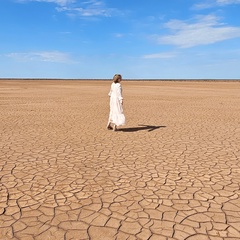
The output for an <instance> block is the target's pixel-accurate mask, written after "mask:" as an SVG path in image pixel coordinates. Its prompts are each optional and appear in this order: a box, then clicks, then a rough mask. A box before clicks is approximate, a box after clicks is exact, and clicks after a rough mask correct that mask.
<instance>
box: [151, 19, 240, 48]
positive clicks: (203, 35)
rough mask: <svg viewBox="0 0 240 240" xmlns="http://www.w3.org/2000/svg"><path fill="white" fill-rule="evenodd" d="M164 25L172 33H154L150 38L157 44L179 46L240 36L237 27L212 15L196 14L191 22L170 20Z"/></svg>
mask: <svg viewBox="0 0 240 240" xmlns="http://www.w3.org/2000/svg"><path fill="white" fill-rule="evenodd" d="M164 27H165V28H167V29H168V30H169V31H171V32H172V34H169V35H165V36H159V35H154V36H152V39H154V40H155V41H156V42H157V43H158V44H169V45H176V46H178V47H181V48H189V47H194V46H197V45H206V44H212V43H216V42H219V41H224V40H227V39H232V38H239V37H240V28H239V27H231V26H226V25H225V24H223V23H221V22H219V19H218V18H217V17H216V16H214V15H206V16H198V17H197V18H196V19H194V22H191V23H189V22H188V21H180V20H171V21H169V22H167V23H166V24H165V26H164Z"/></svg>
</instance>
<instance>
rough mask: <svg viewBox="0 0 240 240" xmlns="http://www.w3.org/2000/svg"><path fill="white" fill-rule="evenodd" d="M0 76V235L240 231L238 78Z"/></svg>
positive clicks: (210, 238)
mask: <svg viewBox="0 0 240 240" xmlns="http://www.w3.org/2000/svg"><path fill="white" fill-rule="evenodd" d="M110 84H111V81H60V80H59V81H44V80H40V81H37V80H35V81H30V80H28V81H25V80H21V81H20V80H19V81H16V80H1V81H0V239H1V240H8V239H19V240H32V239H34V240H35V239H36V240H54V239H56V240H61V239H64V240H65V239H66V240H70V239H76V240H88V239H89V240H90V239H91V240H134V239H139V240H184V239H187V240H205V239H206V240H221V239H223V240H239V239H240V232H239V229H240V198H239V194H240V82H201V81H199V82H195V81H194V82H191V81H183V82H178V81H166V82H164V81H157V82H155V81H151V82H145V81H139V82H136V81H129V82H128V81H123V82H122V86H123V96H124V112H125V115H126V118H127V124H126V125H125V126H123V127H121V129H119V130H118V131H116V132H113V131H110V130H107V129H106V124H107V120H108V111H109V102H108V101H109V99H108V96H107V93H108V91H109V87H110Z"/></svg>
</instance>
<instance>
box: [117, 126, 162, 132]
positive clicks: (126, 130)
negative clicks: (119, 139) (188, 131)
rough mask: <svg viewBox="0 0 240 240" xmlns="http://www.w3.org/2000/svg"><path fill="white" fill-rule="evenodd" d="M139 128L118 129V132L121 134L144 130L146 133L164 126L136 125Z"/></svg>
mask: <svg viewBox="0 0 240 240" xmlns="http://www.w3.org/2000/svg"><path fill="white" fill-rule="evenodd" d="M138 126H139V127H131V128H120V129H118V131H122V132H137V131H143V130H146V131H148V132H151V131H154V130H156V129H159V128H164V127H166V126H152V125H138Z"/></svg>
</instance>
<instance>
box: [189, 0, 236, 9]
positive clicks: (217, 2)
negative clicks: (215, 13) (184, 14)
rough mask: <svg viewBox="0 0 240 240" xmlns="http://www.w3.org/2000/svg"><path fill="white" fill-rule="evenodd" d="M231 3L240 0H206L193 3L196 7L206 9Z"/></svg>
mask: <svg viewBox="0 0 240 240" xmlns="http://www.w3.org/2000/svg"><path fill="white" fill-rule="evenodd" d="M230 4H240V0H214V1H212V0H205V1H202V2H201V3H197V4H194V5H193V8H194V9H206V8H212V7H218V6H226V5H230Z"/></svg>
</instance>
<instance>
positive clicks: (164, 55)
mask: <svg viewBox="0 0 240 240" xmlns="http://www.w3.org/2000/svg"><path fill="white" fill-rule="evenodd" d="M176 55H177V54H176V53H173V52H168V53H154V54H148V55H144V56H143V58H145V59H156V58H162V59H166V58H174V57H176Z"/></svg>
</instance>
